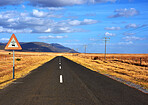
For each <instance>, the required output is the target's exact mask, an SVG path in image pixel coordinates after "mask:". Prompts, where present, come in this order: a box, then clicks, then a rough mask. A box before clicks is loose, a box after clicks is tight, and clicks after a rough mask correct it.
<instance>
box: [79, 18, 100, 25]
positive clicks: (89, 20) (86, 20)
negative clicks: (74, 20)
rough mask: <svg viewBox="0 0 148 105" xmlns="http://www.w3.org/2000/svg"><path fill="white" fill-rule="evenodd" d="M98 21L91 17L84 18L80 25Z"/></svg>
mask: <svg viewBox="0 0 148 105" xmlns="http://www.w3.org/2000/svg"><path fill="white" fill-rule="evenodd" d="M95 23H98V21H97V20H93V19H84V21H83V22H82V23H81V24H82V25H87V24H95Z"/></svg>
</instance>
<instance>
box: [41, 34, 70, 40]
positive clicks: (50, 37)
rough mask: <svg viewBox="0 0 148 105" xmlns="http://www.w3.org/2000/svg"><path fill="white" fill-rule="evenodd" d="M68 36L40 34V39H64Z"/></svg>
mask: <svg viewBox="0 0 148 105" xmlns="http://www.w3.org/2000/svg"><path fill="white" fill-rule="evenodd" d="M67 37H68V36H52V35H49V36H40V37H39V39H63V38H67Z"/></svg>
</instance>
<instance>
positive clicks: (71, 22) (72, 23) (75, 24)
mask: <svg viewBox="0 0 148 105" xmlns="http://www.w3.org/2000/svg"><path fill="white" fill-rule="evenodd" d="M69 24H70V25H73V26H77V25H80V24H81V21H79V20H72V21H69Z"/></svg>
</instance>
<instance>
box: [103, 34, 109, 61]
mask: <svg viewBox="0 0 148 105" xmlns="http://www.w3.org/2000/svg"><path fill="white" fill-rule="evenodd" d="M109 39H110V38H107V37H105V38H104V41H105V55H104V59H105V60H106V42H107V41H108V40H109Z"/></svg>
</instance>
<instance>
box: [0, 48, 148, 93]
mask: <svg viewBox="0 0 148 105" xmlns="http://www.w3.org/2000/svg"><path fill="white" fill-rule="evenodd" d="M56 56H65V57H67V58H68V59H71V60H72V61H74V62H77V63H79V64H81V65H83V66H85V67H87V68H89V69H91V70H93V71H96V72H99V73H101V74H105V75H106V76H109V77H111V78H114V79H116V80H119V81H120V82H122V83H125V84H128V85H132V86H134V87H136V88H138V89H142V88H143V89H145V90H146V91H148V54H107V56H106V60H104V54H83V53H82V54H76V53H75V54H72V53H39V52H15V77H16V79H17V78H20V77H23V76H25V75H26V74H28V73H29V72H30V71H32V70H34V69H36V68H37V67H39V66H41V65H43V64H44V63H45V62H47V61H49V60H51V59H53V58H54V57H56ZM12 67H13V55H12V52H11V51H10V52H9V51H2V50H1V51H0V89H2V88H3V87H4V86H6V85H7V84H9V83H10V82H12V81H14V80H12ZM133 83H134V84H133ZM135 84H136V85H135ZM141 87H142V88H141Z"/></svg>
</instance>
